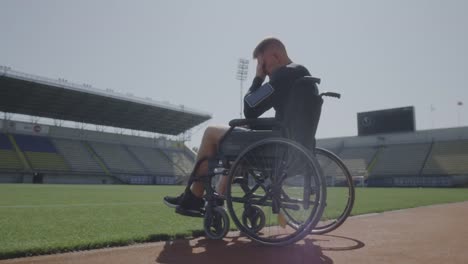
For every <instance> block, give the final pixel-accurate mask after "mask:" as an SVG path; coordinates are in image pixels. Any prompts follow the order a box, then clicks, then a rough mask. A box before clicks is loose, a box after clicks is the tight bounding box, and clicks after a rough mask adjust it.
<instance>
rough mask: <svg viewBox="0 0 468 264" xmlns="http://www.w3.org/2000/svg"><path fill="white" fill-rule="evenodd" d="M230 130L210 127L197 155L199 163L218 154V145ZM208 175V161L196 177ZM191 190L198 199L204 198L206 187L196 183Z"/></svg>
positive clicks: (197, 172) (204, 135) (196, 173)
mask: <svg viewBox="0 0 468 264" xmlns="http://www.w3.org/2000/svg"><path fill="white" fill-rule="evenodd" d="M228 129H229V128H227V127H222V126H210V127H208V128H207V129H206V130H205V133H204V134H203V138H202V142H201V144H200V148H199V150H198V154H197V161H199V160H201V159H202V158H205V157H207V158H214V157H215V156H216V154H217V152H218V145H219V141H220V140H221V138H222V137H223V136H224V134H226V132H227V131H228ZM207 174H208V161H207V160H205V161H204V162H202V163H201V164H200V166H199V167H198V170H197V171H196V172H195V177H203V176H205V175H207ZM190 190H191V191H192V193H193V194H194V195H195V196H196V197H202V196H203V192H204V191H205V190H204V187H203V183H201V182H199V181H195V182H194V183H193V184H192V186H190Z"/></svg>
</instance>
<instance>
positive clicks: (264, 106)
mask: <svg viewBox="0 0 468 264" xmlns="http://www.w3.org/2000/svg"><path fill="white" fill-rule="evenodd" d="M262 83H263V79H262V78H261V77H258V76H257V77H255V78H254V80H253V82H252V86H250V88H249V91H248V92H247V94H246V95H245V97H244V116H245V117H246V118H257V117H259V116H261V115H262V114H263V113H265V112H266V111H268V110H269V109H270V108H271V107H272V106H273V95H270V96H269V97H268V98H266V99H265V100H263V101H262V102H261V103H259V104H258V105H256V106H255V107H251V106H250V105H249V104H248V103H247V102H246V100H245V98H246V97H247V96H249V95H250V94H251V93H253V92H255V91H256V90H257V89H258V88H260V86H262Z"/></svg>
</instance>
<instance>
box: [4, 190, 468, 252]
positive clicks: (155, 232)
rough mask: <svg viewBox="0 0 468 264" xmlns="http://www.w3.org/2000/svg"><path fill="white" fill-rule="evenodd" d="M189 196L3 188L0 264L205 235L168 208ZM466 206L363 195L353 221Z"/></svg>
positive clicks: (458, 193) (447, 197)
mask: <svg viewBox="0 0 468 264" xmlns="http://www.w3.org/2000/svg"><path fill="white" fill-rule="evenodd" d="M182 190H183V187H180V186H134V185H133V186H126V185H28V184H0V259H2V258H11V257H18V256H27V255H37V254H45V253H55V252H64V251H71V250H82V249H91V248H101V247H108V246H117V245H127V244H132V243H135V242H145V241H158V240H166V239H172V238H178V237H179V238H180V237H190V236H196V235H200V234H203V232H202V219H201V218H188V217H182V216H180V215H177V214H175V213H174V210H173V209H170V208H167V207H166V206H165V205H164V204H163V203H162V198H163V197H164V196H166V195H174V194H179V193H180V192H181V191H182ZM329 193H330V198H331V197H333V194H332V193H333V191H332V190H330V191H329ZM466 200H468V191H467V190H466V189H422V188H405V189H403V188H391V189H390V188H358V189H356V202H355V206H354V209H353V213H352V214H353V215H357V214H364V213H371V212H383V211H388V210H395V209H402V208H410V207H417V206H423V205H430V204H438V203H448V202H457V201H466ZM330 204H332V203H330Z"/></svg>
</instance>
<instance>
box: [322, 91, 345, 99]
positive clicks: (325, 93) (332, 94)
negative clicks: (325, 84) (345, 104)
mask: <svg viewBox="0 0 468 264" xmlns="http://www.w3.org/2000/svg"><path fill="white" fill-rule="evenodd" d="M320 96H321V97H323V96H328V97H335V98H338V99H340V98H341V94H339V93H334V92H324V93H321V94H320Z"/></svg>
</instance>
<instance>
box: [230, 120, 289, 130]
mask: <svg viewBox="0 0 468 264" xmlns="http://www.w3.org/2000/svg"><path fill="white" fill-rule="evenodd" d="M281 125H282V124H281V122H278V121H277V120H275V118H273V117H271V118H248V119H233V120H231V121H230V122H229V126H230V127H240V126H248V127H249V128H250V129H253V130H272V129H273V128H275V127H281Z"/></svg>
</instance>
